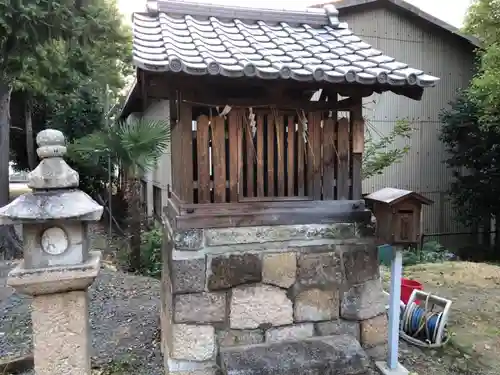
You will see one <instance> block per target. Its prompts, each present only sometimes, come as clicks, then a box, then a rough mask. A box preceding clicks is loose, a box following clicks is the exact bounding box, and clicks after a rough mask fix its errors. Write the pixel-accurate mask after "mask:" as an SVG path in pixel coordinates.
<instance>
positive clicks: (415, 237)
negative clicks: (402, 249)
mask: <svg viewBox="0 0 500 375" xmlns="http://www.w3.org/2000/svg"><path fill="white" fill-rule="evenodd" d="M365 199H366V200H367V201H368V203H369V204H370V205H371V208H372V210H373V214H374V215H375V217H376V218H377V237H378V238H379V239H380V240H381V241H383V242H384V243H387V244H391V245H401V246H405V245H406V246H411V245H414V244H416V243H418V241H419V238H420V233H421V230H422V220H421V218H422V205H424V204H426V205H430V204H432V203H433V202H432V201H431V200H430V199H428V198H426V197H424V196H422V195H420V194H418V193H416V192H413V191H410V190H403V189H395V188H383V189H380V190H378V191H376V192H374V193H371V194H369V195H367V196H366V197H365Z"/></svg>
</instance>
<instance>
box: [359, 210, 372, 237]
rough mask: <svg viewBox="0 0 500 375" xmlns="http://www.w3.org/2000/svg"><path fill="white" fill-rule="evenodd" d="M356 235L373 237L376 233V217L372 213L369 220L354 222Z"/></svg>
mask: <svg viewBox="0 0 500 375" xmlns="http://www.w3.org/2000/svg"><path fill="white" fill-rule="evenodd" d="M355 232H356V237H358V238H363V237H375V236H376V233H377V219H376V218H375V215H372V216H371V218H370V221H369V222H357V223H356V228H355Z"/></svg>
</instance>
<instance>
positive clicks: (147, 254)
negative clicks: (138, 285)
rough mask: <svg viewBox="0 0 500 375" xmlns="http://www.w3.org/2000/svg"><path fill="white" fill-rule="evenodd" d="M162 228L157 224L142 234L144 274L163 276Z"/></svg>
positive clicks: (156, 276) (141, 272) (142, 266)
mask: <svg viewBox="0 0 500 375" xmlns="http://www.w3.org/2000/svg"><path fill="white" fill-rule="evenodd" d="M162 237H163V233H162V229H161V227H160V226H158V225H157V226H155V227H153V228H152V229H150V230H147V231H144V232H142V234H141V270H140V274H141V275H144V276H149V277H154V278H157V279H159V278H160V277H161V269H162V257H161V247H162Z"/></svg>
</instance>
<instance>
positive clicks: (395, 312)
mask: <svg viewBox="0 0 500 375" xmlns="http://www.w3.org/2000/svg"><path fill="white" fill-rule="evenodd" d="M402 270H403V252H402V251H401V249H400V248H398V247H393V258H392V263H391V291H390V301H389V355H388V358H387V367H389V369H391V370H395V369H396V368H397V367H398V349H399V348H398V347H399V320H400V315H401V277H402Z"/></svg>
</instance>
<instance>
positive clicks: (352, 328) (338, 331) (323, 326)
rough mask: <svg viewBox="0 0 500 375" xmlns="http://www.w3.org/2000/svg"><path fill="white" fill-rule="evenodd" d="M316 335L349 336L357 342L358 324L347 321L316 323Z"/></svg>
mask: <svg viewBox="0 0 500 375" xmlns="http://www.w3.org/2000/svg"><path fill="white" fill-rule="evenodd" d="M315 326H316V333H317V334H318V335H319V336H333V335H351V336H353V337H355V338H356V340H358V341H359V330H360V327H359V322H352V321H348V320H342V319H339V320H334V321H331V322H320V323H316V324H315Z"/></svg>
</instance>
